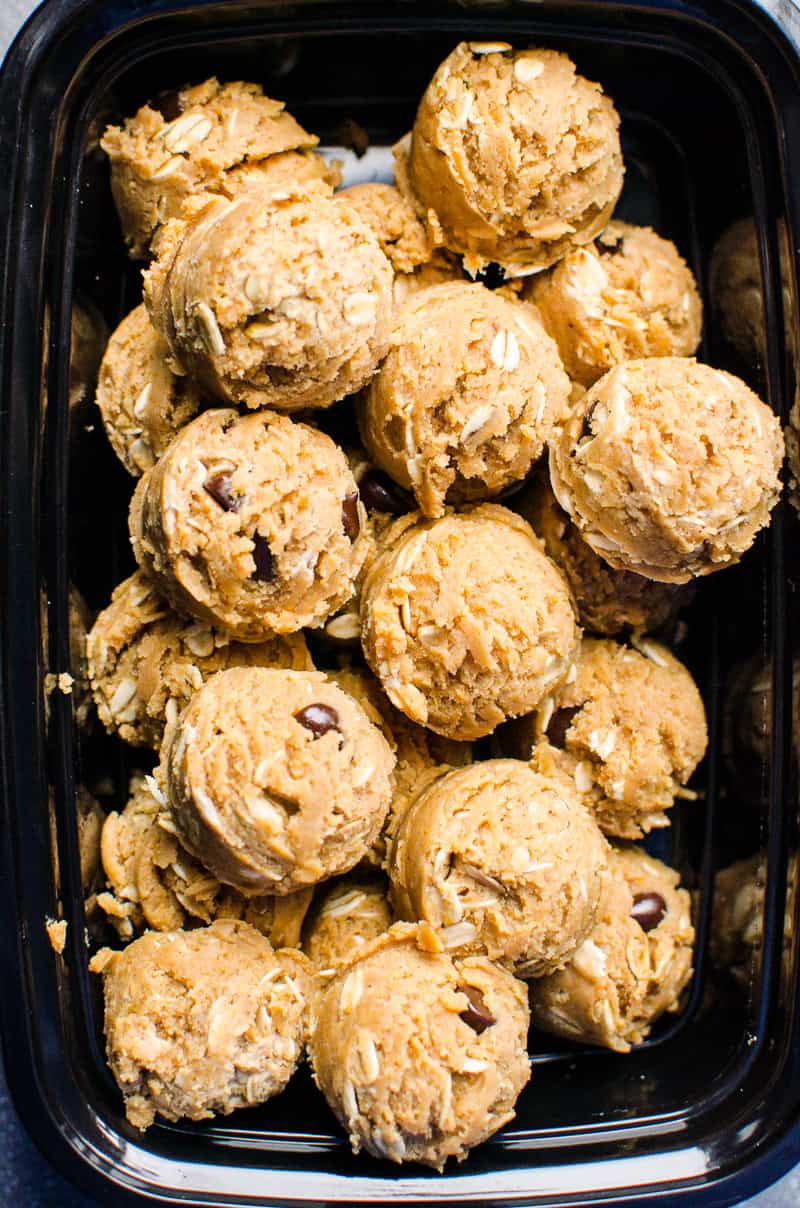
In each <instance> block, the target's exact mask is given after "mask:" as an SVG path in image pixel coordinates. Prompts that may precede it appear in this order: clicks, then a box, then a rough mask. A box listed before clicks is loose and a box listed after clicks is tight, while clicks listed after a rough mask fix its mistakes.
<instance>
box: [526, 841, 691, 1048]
mask: <svg viewBox="0 0 800 1208" xmlns="http://www.w3.org/2000/svg"><path fill="white" fill-rule="evenodd" d="M678 886H679V877H678V874H677V872H675V871H674V870H673V869H671V868H669V867H667V865H666V864H662V863H661V862H660V861H659V860H654V859H653V857H652V856H648V855H647V853H646V852H644V851H641V850H640V849H639V848H636V847H624V848H616V849H614V850H613V851H612V853H611V855H610V858H609V866H608V869H607V871H606V873H605V874H604V876H603V882H602V889H601V892H600V904H599V906H598V908H597V919H596V922H595V925H594V927H593V928H592V931H591V933H590V934H589V936H588V938H587V939H585V940H584V941H583V943H582V944H581V946H580V947H579V948H578V950H577V952H576V953H575V954H574V956H573V957H572V959H571V960H570V961H569V963H568V964H567V965H566V966H565V968H563V969H561V970H559V971H558V972H557V973H553V974H551V975H550V976H549V977H543V978H540V979H539V981H536V982H533V983H532V984H531V1014H532V1017H533V1022H534V1024H535V1025H536V1026H537V1027H540V1028H543V1029H544V1031H546V1032H554V1033H555V1034H556V1035H557V1036H564V1037H566V1039H567V1040H575V1041H577V1042H578V1043H582V1044H597V1045H602V1046H604V1047H605V1048H608V1049H614V1050H615V1051H616V1052H617V1053H627V1052H629V1051H630V1048H631V1045H634V1044H640V1043H641V1042H642V1041H643V1040H645V1039H646V1038H647V1036H648V1035H649V1033H650V1029H651V1028H652V1026H653V1024H654V1023H655V1021H656V1020H657V1019H658V1018H659V1017H660V1016H661V1015H663V1014H664V1012H665V1011H671V1012H675V1011H678V1010H679V1009H680V999H681V994H682V992H683V990H684V989H685V988H686V986H687V984H688V982H689V980H690V978H691V976H692V957H693V951H692V948H693V944H694V928H693V927H692V921H691V899H690V897H689V894H688V893H687V891H686V890H685V889H680V888H679V887H678Z"/></svg>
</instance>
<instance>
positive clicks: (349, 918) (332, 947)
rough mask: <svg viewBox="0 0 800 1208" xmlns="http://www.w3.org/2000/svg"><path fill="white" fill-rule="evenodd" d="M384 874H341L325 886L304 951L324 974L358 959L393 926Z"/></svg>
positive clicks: (307, 931) (308, 923)
mask: <svg viewBox="0 0 800 1208" xmlns="http://www.w3.org/2000/svg"><path fill="white" fill-rule="evenodd" d="M387 890H388V886H387V884H386V881H385V879H384V878H383V877H377V876H372V877H369V878H365V877H358V876H350V877H341V878H340V879H339V880H337V881H334V882H332V883H331V885H330V888H328V887H327V886H326V887H325V889H324V891H323V893H322V896H321V897H320V898H319V900H318V901H316V902H315V903H314V906H313V908H312V910H311V912H310V914H309V915H308V917H307V919H306V922H305V926H304V927H303V951H304V952H305V954H306V956H308V958H309V960H311V961H312V962H313V964H314V966H315V968H316V970H317V972H318V974H319V975H320V976H328V977H329V976H331V974H332V973H333V971H334V970H336V969H338V968H339V967H340V966H341V965H346V964H349V963H350V962H351V961H353V960H356V959H357V958H358V956H359V955H360V953H361V952H362V951H363V950H364V948H365V947H366V945H367V944H368V943H369V942H370V941H371V940H374V939H377V937H378V936H379V935H383V933H384V932H385V931H388V930H389V928H390V927H391V925H392V910H391V907H390V905H389V899H388V896H387Z"/></svg>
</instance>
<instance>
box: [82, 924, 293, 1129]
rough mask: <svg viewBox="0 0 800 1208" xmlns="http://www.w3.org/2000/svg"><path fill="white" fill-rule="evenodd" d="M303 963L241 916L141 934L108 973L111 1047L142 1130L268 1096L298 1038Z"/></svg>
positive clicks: (129, 1108)
mask: <svg viewBox="0 0 800 1208" xmlns="http://www.w3.org/2000/svg"><path fill="white" fill-rule="evenodd" d="M309 989H310V976H309V971H308V963H307V961H306V960H305V958H304V957H303V956H302V955H301V954H300V953H299V952H295V951H293V950H290V949H285V950H282V951H279V952H275V951H274V950H273V948H272V946H271V944H270V943H269V941H268V940H266V939H265V938H264V936H263V935H259V933H258V932H257V931H256V930H254V928H252V927H250V926H248V925H247V923H239V922H229V921H225V922H217V923H212V924H211V926H210V927H201V928H198V929H197V930H196V931H171V932H167V933H164V934H159V933H157V932H148V934H147V935H143V936H142V937H141V938H140V939H138V940H136V941H135V942H134V943H132V944H129V945H128V947H127V948H124V949H123V950H122V952H116V953H114V955H113V956H112V957H111V959H110V960H109V961H108V963H107V964H106V965H105V968H104V969H103V992H104V997H105V1032H106V1053H107V1055H108V1063H109V1065H110V1067H111V1072H112V1074H113V1075H114V1077H115V1079H116V1081H117V1085H118V1086H119V1088H120V1090H121V1091H122V1094H123V1096H124V1099H125V1115H126V1116H127V1118H128V1120H129V1121H130V1123H131V1124H132V1125H133V1126H134V1127H135V1128H138V1129H140V1130H141V1131H144V1130H145V1129H146V1128H149V1127H150V1125H151V1124H152V1123H153V1121H154V1119H155V1117H156V1115H157V1114H158V1115H159V1116H162V1117H163V1118H164V1119H165V1120H181V1119H186V1118H188V1119H189V1120H207V1119H209V1118H210V1117H212V1116H214V1115H217V1114H219V1115H228V1114H229V1113H230V1112H232V1111H234V1110H235V1109H236V1108H237V1107H252V1106H254V1105H255V1104H257V1103H264V1102H266V1100H267V1099H270V1098H271V1097H272V1096H273V1095H277V1094H278V1092H279V1091H282V1090H283V1088H284V1087H285V1086H286V1084H287V1083H288V1081H289V1079H290V1078H291V1076H292V1074H293V1073H294V1071H295V1070H296V1068H297V1065H298V1063H299V1061H300V1058H301V1056H302V1053H303V1044H304V1041H305V1013H306V1002H307V998H308V995H309Z"/></svg>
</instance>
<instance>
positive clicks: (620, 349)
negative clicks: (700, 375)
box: [526, 222, 703, 386]
mask: <svg viewBox="0 0 800 1208" xmlns="http://www.w3.org/2000/svg"><path fill="white" fill-rule="evenodd" d="M526 297H527V298H528V299H529V300H530V301H531V302H533V303H534V304H535V305H536V307H537V308H538V311H539V314H540V315H541V319H542V323H543V324H544V326H545V328H546V329H547V331H548V332H549V333H550V335H551V336H552V337H553V339H554V340H555V341H556V343H557V344H558V350H559V352H560V353H561V358H562V360H563V362H564V368H565V369H566V371H567V373H568V374H569V376H570V378H572V380H573V381H575V382H580V383H581V384H582V385H583V386H591V385H592V384H593V383H594V382H596V381H597V379H598V378H599V377H602V375H603V374H604V373H606V372H607V370H609V369H612V368H613V367H614V366H615V365H620V364H622V362H623V361H632V360H634V358H636V357H669V356H692V354H693V353H695V352H696V351H697V346H698V344H699V343H700V329H701V327H702V322H703V308H702V303H701V301H700V295H699V294H698V292H697V285H696V283H695V279H694V275H693V274H692V270H691V269H690V268H689V266H688V264H687V263H686V261H685V260H684V259H683V257H682V256H681V255H680V253H679V252H678V249H677V248H676V247H675V244H674V243H671V242H670V241H669V240H668V239H662V238H661V237H660V236H659V235H657V234H656V233H655V231H653V230H651V228H650V227H638V226H631V225H630V224H629V223H627V222H610V223H609V224H608V226H607V227H606V228H605V230H604V231H603V233H602V234H601V235H599V236H598V237H597V238H596V239H595V241H594V243H588V244H587V245H586V246H585V247H581V248H575V249H573V250H572V251H571V252H569V253H568V254H567V255H566V256H565V257H564V259H563V260H560V261H559V262H558V264H557V265H556V266H555V268H554V269H553V270H552V272H550V273H543V274H541V275H540V276H536V277H534V278H532V280H531V282H530V285H529V286H528V288H527V291H526Z"/></svg>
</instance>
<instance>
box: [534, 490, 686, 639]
mask: <svg viewBox="0 0 800 1208" xmlns="http://www.w3.org/2000/svg"><path fill="white" fill-rule="evenodd" d="M512 502H513V505H514V510H515V511H517V512H519V513H520V515H521V516H524V517H525V519H526V520H527V521H528V523H529V524H530V526H531V528H532V529H533V531H534V532H535V533H536V535H537V537H539V538H541V540H542V541H543V542H544V549H545V553H546V554H547V556H548V558H552V560H553V561H554V562H555V564H556V566H557V567H558V568H559V569H560V570H561V571H562V573H563V574H564V576H565V577H566V579H567V582H568V583H569V585H570V588H571V589H572V595H573V598H574V600H575V605H576V607H577V609H578V620H579V621H580V623H581V625H582V626H583V627H584V629H588V630H589V632H590V633H597V634H602V635H603V636H612V635H613V634H616V633H620V632H621V631H622V630H631V631H632V632H633V633H647V632H648V631H649V630H653V629H658V627H659V626H660V625H663V624H664V622H665V621H668V620H669V619H670V618H671V617H672V616H674V615H675V613H676V612H677V611H678V609H679V608H681V607H682V606H685V605H686V604H687V603H688V602H689V600H690V599H691V595H692V589H691V587H688V586H678V585H677V584H673V583H656V582H655V581H654V580H653V579H646V578H645V577H644V575H637V574H635V573H634V572H633V571H627V570H614V569H613V567H611V566H609V565H608V563H607V562H604V561H603V559H602V558H601V557H600V556H599V555H598V554H596V553H595V552H594V550H593V549H592V547H591V546H590V545H587V544H586V542H585V541H584V540H583V537H581V535H580V532H579V530H578V528H577V526H576V525H575V524H574V523H573V521H572V520H571V518H570V517H569V516H568V515H567V513H566V512H565V511H564V509H563V508H562V507H559V504H558V500H557V499H556V497H555V495H554V494H553V491H552V488H551V486H550V479H549V477H548V476H547V474H546V473H543V474H537V475H536V476H535V477H534V479H533V481H532V482H531V483H530V484H529V485H528V486H526V487H524V488H523V490H522V491H520V492H519V493H518V494H516V495H515V496H514V498H513V500H512Z"/></svg>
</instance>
